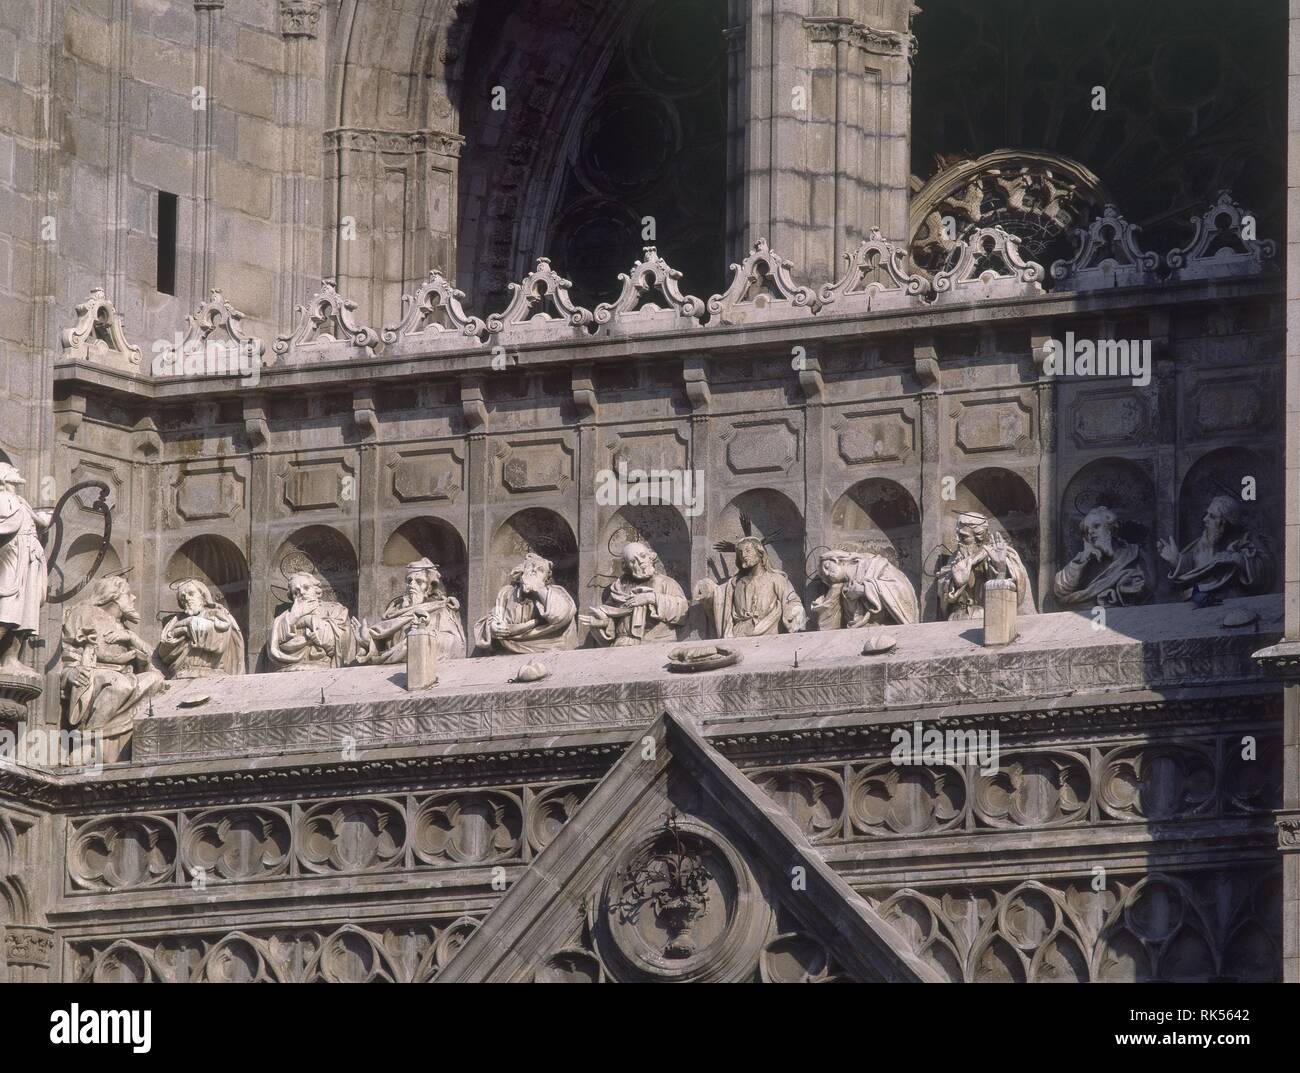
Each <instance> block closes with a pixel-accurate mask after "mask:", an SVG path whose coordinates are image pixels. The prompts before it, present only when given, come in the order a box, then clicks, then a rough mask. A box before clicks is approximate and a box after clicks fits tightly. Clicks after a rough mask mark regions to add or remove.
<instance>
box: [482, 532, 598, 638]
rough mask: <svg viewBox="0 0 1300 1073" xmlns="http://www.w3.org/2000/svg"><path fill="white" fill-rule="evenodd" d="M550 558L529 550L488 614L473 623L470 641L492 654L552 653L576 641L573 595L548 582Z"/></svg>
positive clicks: (550, 576) (550, 579) (549, 579)
mask: <svg viewBox="0 0 1300 1073" xmlns="http://www.w3.org/2000/svg"><path fill="white" fill-rule="evenodd" d="M552 572H553V566H552V563H551V561H550V560H549V559H543V558H542V557H541V556H540V555H535V554H534V553H532V552H529V553H528V554H527V555H525V556H524V561H523V562H521V563H520V564H519V565H518V566H516V567H515V568H514V569H513V570H511V571H510V582H509V584H507V585H504V586H503V587H502V589H501V591H500V592H498V593H497V602H496V604H495V606H494V607H493V608H492V613H491V614H489V615H486V616H484V617H483V618H481V619H479V620H478V622H477V623H475V625H474V641H475V643H476V644H477V645H478V647H479V648H481V649H484V650H486V651H488V652H491V653H493V654H499V653H504V652H515V653H528V652H550V651H552V650H554V649H558V648H572V647H573V646H574V644H576V643H577V640H578V624H577V610H578V609H577V607H576V606H575V605H574V603H573V597H572V596H570V595H569V594H568V593H567V592H565V591H564V589H563V588H561V587H560V586H559V585H556V584H555V583H554V582H553V581H552Z"/></svg>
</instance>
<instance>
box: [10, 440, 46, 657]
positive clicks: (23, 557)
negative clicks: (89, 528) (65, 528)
mask: <svg viewBox="0 0 1300 1073" xmlns="http://www.w3.org/2000/svg"><path fill="white" fill-rule="evenodd" d="M26 483H27V482H26V481H24V480H23V478H22V477H21V476H19V474H18V471H17V470H16V469H14V467H13V466H11V465H10V464H9V463H8V462H3V463H0V670H3V671H8V672H17V673H20V674H22V673H26V667H25V666H24V664H23V662H22V657H23V649H24V648H25V647H26V646H27V643H28V642H29V641H30V640H31V638H32V636H33V635H35V634H36V633H37V632H38V631H39V630H40V628H41V604H42V603H43V602H44V601H45V590H46V586H47V583H48V579H47V576H46V568H45V549H44V547H43V546H42V545H41V534H42V533H43V532H44V531H45V530H46V529H48V528H49V527H50V521H51V512H50V511H48V510H37V509H36V508H34V507H32V505H31V504H30V503H28V502H27V500H25V499H24V498H23V497H22V496H21V495H19V494H18V490H17V486H18V485H21V484H26Z"/></svg>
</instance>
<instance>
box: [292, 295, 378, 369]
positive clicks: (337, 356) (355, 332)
mask: <svg viewBox="0 0 1300 1073" xmlns="http://www.w3.org/2000/svg"><path fill="white" fill-rule="evenodd" d="M356 311H357V304H356V302H353V301H351V300H350V299H347V298H344V297H343V295H341V294H339V292H338V288H337V286H336V285H335V282H334V280H332V279H325V280H321V289H320V290H319V291H317V292H316V293H315V294H314V295H312V297H311V298H310V299H309V300H308V302H307V304H306V305H300V306H298V307H297V309H296V310H295V312H297V314H298V326H297V327H296V328H295V329H294V330H293V332H292V333H291V334H289V335H280V336H276V340H275V352H276V353H277V354H278V355H280V356H281V358H282V359H283V360H284V362H285V363H286V364H294V363H297V362H299V361H303V360H317V361H331V360H337V361H346V360H348V359H349V358H357V357H365V358H372V357H374V354H375V346H376V344H377V343H378V342H379V333H378V332H376V331H375V329H374V328H369V327H366V326H364V325H361V324H358V323H357V320H356ZM330 327H335V328H337V329H338V331H339V335H341V336H342V338H340V337H339V335H334V334H332V333H331V332H330V331H329V330H328V329H329V328H330Z"/></svg>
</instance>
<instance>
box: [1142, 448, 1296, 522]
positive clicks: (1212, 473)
mask: <svg viewBox="0 0 1300 1073" xmlns="http://www.w3.org/2000/svg"><path fill="white" fill-rule="evenodd" d="M1278 468H1279V467H1278V466H1277V464H1276V463H1275V462H1272V461H1268V460H1266V459H1264V458H1263V457H1262V456H1261V455H1260V454H1259V453H1258V452H1256V451H1252V450H1250V449H1248V448H1245V447H1220V448H1217V449H1216V450H1213V451H1209V452H1207V453H1206V454H1204V455H1202V456H1201V457H1200V458H1198V459H1197V460H1196V461H1195V462H1193V463H1192V464H1191V466H1189V467H1188V469H1187V472H1186V474H1184V475H1183V480H1182V484H1181V485H1180V486H1179V491H1178V533H1177V534H1176V535H1177V543H1178V546H1179V547H1182V546H1183V545H1184V544H1186V543H1188V542H1189V541H1191V540H1194V539H1196V537H1198V536H1200V535H1201V529H1202V524H1201V519H1202V518H1203V517H1204V515H1205V508H1206V507H1208V506H1209V505H1210V500H1212V499H1213V498H1214V497H1215V496H1228V497H1229V498H1230V499H1235V500H1237V501H1238V502H1239V503H1240V504H1241V517H1242V523H1243V524H1244V525H1245V526H1246V528H1247V529H1253V530H1255V531H1256V532H1258V533H1259V534H1260V535H1262V536H1263V537H1265V538H1266V539H1272V538H1273V536H1274V534H1276V533H1279V532H1281V524H1280V523H1281V518H1280V514H1281V502H1280V497H1279V495H1278V491H1277V490H1278V489H1280V488H1281V484H1280V483H1279V481H1278ZM1246 478H1253V480H1254V494H1255V496H1256V498H1255V499H1254V500H1249V499H1242V489H1243V487H1244V486H1245V485H1243V482H1244V481H1245V480H1246ZM1160 535H1161V536H1164V535H1165V534H1164V533H1161V534H1160ZM1275 543H1276V541H1275Z"/></svg>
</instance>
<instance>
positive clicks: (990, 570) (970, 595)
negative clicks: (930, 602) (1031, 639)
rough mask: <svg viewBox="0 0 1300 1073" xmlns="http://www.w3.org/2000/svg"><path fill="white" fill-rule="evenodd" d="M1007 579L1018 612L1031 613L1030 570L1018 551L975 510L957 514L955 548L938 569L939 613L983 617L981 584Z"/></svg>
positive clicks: (1032, 610) (973, 617) (966, 617)
mask: <svg viewBox="0 0 1300 1073" xmlns="http://www.w3.org/2000/svg"><path fill="white" fill-rule="evenodd" d="M993 578H1010V579H1011V580H1012V581H1014V582H1015V585H1016V602H1017V611H1018V612H1019V614H1022V615H1032V614H1034V597H1033V592H1032V590H1031V589H1030V587H1029V572H1028V571H1027V570H1026V569H1025V564H1024V563H1023V562H1022V561H1021V558H1020V553H1019V552H1017V551H1016V549H1015V548H1013V547H1012V546H1011V545H1010V544H1008V543H1007V542H1006V540H1005V538H1004V537H1003V536H1002V534H1001V533H996V532H994V533H991V532H990V530H989V520H988V519H987V518H986V517H984V515H983V514H980V513H978V512H977V511H973V510H971V511H963V512H962V513H960V514H958V515H957V550H956V551H955V552H953V553H952V555H951V557H950V558H949V559H948V561H947V562H946V563H944V564H943V566H941V567H940V568H939V573H938V574H937V575H936V581H937V582H938V588H939V613H940V614H941V615H943V617H944V618H946V619H981V618H983V617H984V583H985V582H986V581H990V580H992V579H993Z"/></svg>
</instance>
